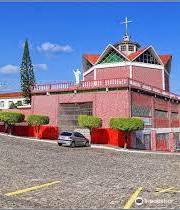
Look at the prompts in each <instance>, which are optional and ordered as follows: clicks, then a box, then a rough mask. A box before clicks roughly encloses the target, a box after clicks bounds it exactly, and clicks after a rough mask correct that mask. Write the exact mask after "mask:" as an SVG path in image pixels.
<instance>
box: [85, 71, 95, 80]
mask: <svg viewBox="0 0 180 210" xmlns="http://www.w3.org/2000/svg"><path fill="white" fill-rule="evenodd" d="M92 80H94V71H91V72H90V73H89V74H87V75H86V76H85V77H84V81H92Z"/></svg>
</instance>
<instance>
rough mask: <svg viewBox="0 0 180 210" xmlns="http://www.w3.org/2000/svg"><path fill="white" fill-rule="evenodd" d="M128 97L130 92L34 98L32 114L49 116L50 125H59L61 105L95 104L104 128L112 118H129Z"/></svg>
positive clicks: (94, 106)
mask: <svg viewBox="0 0 180 210" xmlns="http://www.w3.org/2000/svg"><path fill="white" fill-rule="evenodd" d="M128 96H129V94H128V90H122V91H113V92H94V93H78V94H61V95H50V96H33V105H32V112H33V113H34V114H44V115H48V116H49V117H50V124H52V125H57V124H58V109H59V104H60V103H80V102H93V114H94V115H97V116H99V117H101V118H102V119H103V127H108V124H109V118H110V117H117V116H124V117H127V116H129V104H128V103H129V100H128V99H129V98H128Z"/></svg>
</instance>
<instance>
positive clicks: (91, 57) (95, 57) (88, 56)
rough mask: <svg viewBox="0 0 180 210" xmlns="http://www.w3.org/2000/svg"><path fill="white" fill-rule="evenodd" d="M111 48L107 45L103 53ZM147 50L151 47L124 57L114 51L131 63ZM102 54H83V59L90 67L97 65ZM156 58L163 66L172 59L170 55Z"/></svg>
mask: <svg viewBox="0 0 180 210" xmlns="http://www.w3.org/2000/svg"><path fill="white" fill-rule="evenodd" d="M111 46H112V45H108V47H107V48H106V49H105V51H104V52H106V50H107V49H108V48H109V47H111ZM149 48H152V47H151V46H149V47H145V48H141V49H139V50H137V51H136V52H133V53H131V54H130V55H128V56H126V55H125V54H124V53H122V52H120V51H119V50H117V49H116V51H117V52H119V53H120V54H121V55H122V56H123V57H124V58H127V59H128V60H130V61H133V60H135V58H137V57H139V56H140V55H141V54H142V53H143V52H145V51H146V50H147V49H149ZM113 49H114V46H113ZM152 49H153V48H152ZM153 51H154V50H153ZM104 52H103V53H104ZM103 53H102V54H101V55H100V54H84V55H83V57H84V58H85V59H86V60H88V61H89V62H90V63H91V64H92V65H95V64H96V63H97V61H98V60H99V58H100V57H102V55H103ZM157 56H158V57H159V58H160V60H161V62H162V64H164V65H166V64H167V63H168V61H169V60H170V59H171V58H172V55H170V54H165V55H157Z"/></svg>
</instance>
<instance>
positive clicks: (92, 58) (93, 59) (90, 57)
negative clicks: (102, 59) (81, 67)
mask: <svg viewBox="0 0 180 210" xmlns="http://www.w3.org/2000/svg"><path fill="white" fill-rule="evenodd" d="M99 56H100V55H99V54H84V55H83V57H84V58H85V59H86V60H88V61H89V62H90V63H91V64H92V65H94V64H95V63H96V61H97V60H98V58H99Z"/></svg>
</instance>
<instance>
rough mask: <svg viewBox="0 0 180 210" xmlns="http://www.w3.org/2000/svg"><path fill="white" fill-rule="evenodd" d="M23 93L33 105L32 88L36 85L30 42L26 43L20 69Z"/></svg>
mask: <svg viewBox="0 0 180 210" xmlns="http://www.w3.org/2000/svg"><path fill="white" fill-rule="evenodd" d="M20 78H21V91H22V93H23V96H24V97H25V99H26V101H28V102H29V103H31V88H32V86H33V85H34V83H35V75H34V71H33V65H32V62H31V58H30V53H29V46H28V41H27V40H26V41H25V44H24V52H23V58H22V63H21V67H20Z"/></svg>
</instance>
